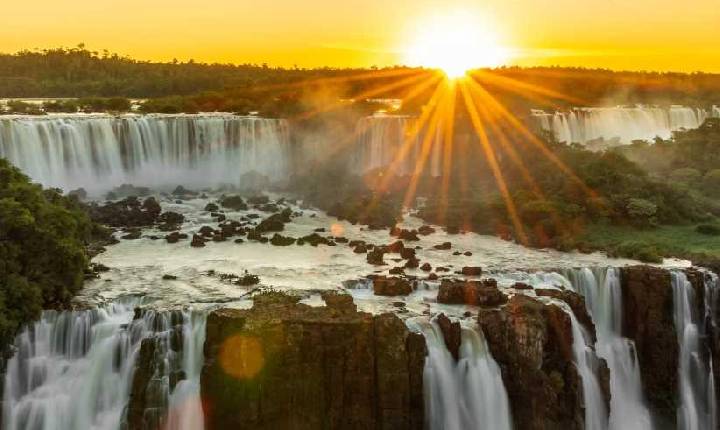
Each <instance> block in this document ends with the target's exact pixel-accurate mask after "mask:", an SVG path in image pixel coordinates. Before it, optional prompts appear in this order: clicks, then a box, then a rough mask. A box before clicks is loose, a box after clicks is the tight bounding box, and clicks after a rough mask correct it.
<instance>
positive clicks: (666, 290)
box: [621, 266, 678, 423]
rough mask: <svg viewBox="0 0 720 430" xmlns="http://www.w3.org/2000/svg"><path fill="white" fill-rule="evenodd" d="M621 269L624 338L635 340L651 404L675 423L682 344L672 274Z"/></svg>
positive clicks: (655, 270)
mask: <svg viewBox="0 0 720 430" xmlns="http://www.w3.org/2000/svg"><path fill="white" fill-rule="evenodd" d="M621 270H622V272H621V283H622V301H623V335H625V336H627V337H628V338H630V339H632V340H634V341H635V349H636V351H637V356H638V361H639V365H640V373H641V377H642V378H641V379H642V385H643V388H644V391H645V395H646V396H647V399H648V401H649V403H650V405H651V406H652V407H653V408H654V409H655V410H656V411H658V412H659V414H660V415H661V416H662V417H664V418H665V420H667V421H668V422H672V423H674V422H676V420H675V414H676V409H677V408H676V406H677V405H676V399H677V396H678V381H677V373H678V371H677V369H678V341H677V335H676V332H675V322H674V320H673V289H672V284H671V279H670V273H669V272H668V271H667V270H664V269H660V268H655V267H649V266H634V267H624V268H622V269H621Z"/></svg>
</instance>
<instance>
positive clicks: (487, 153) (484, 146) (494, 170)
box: [460, 80, 529, 245]
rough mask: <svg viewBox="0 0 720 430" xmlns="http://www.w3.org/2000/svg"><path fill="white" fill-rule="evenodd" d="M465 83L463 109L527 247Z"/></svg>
mask: <svg viewBox="0 0 720 430" xmlns="http://www.w3.org/2000/svg"><path fill="white" fill-rule="evenodd" d="M466 82H467V80H461V81H460V92H461V93H462V95H463V99H464V101H465V107H466V109H467V111H468V114H469V115H470V121H471V123H472V126H473V128H474V129H475V132H476V134H477V137H478V138H479V139H480V145H481V147H482V149H483V152H484V153H485V157H486V159H487V162H488V164H489V166H490V170H492V173H493V176H494V177H495V182H496V184H497V186H498V189H499V190H500V194H501V196H502V198H503V201H504V202H505V208H506V209H507V211H508V215H509V216H510V220H511V221H512V224H513V227H514V228H515V233H516V234H517V237H518V239H519V241H520V243H522V244H523V245H527V244H528V243H529V241H528V237H527V235H526V233H525V229H524V227H523V225H522V222H521V221H520V217H519V216H518V213H517V208H516V207H515V202H514V201H513V199H512V196H511V195H510V191H509V190H508V187H507V184H506V182H505V179H504V177H503V174H502V171H501V170H500V166H499V165H498V162H497V159H496V158H495V152H494V150H493V148H492V147H491V145H490V142H489V141H488V138H487V134H486V133H485V129H484V126H483V124H482V121H481V120H480V116H479V114H478V111H477V109H476V108H475V105H474V103H473V101H472V98H471V96H470V94H469V90H468V87H467V83H466Z"/></svg>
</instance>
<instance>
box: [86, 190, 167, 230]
mask: <svg viewBox="0 0 720 430" xmlns="http://www.w3.org/2000/svg"><path fill="white" fill-rule="evenodd" d="M153 202H154V203H153ZM156 205H157V201H155V199H152V200H150V198H148V199H146V200H145V202H142V203H141V202H140V200H138V198H137V197H127V198H125V199H123V200H120V201H117V202H106V203H105V204H103V205H99V204H97V203H92V204H90V205H88V207H87V211H88V215H89V216H90V218H91V219H92V220H93V221H95V222H97V223H99V224H105V225H108V226H111V227H147V226H151V225H153V224H154V223H155V221H156V220H157V218H158V215H159V214H160V211H159V209H158V208H159V205H157V206H156Z"/></svg>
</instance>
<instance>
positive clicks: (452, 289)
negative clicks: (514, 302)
mask: <svg viewBox="0 0 720 430" xmlns="http://www.w3.org/2000/svg"><path fill="white" fill-rule="evenodd" d="M437 300H438V302H440V303H447V304H466V305H475V306H498V305H501V304H503V303H505V302H507V296H505V294H503V293H502V291H500V289H499V288H498V286H497V282H496V281H495V280H494V279H483V280H481V281H466V280H457V279H444V280H443V281H442V283H441V284H440V289H439V291H438V297H437Z"/></svg>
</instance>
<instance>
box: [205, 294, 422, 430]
mask: <svg viewBox="0 0 720 430" xmlns="http://www.w3.org/2000/svg"><path fill="white" fill-rule="evenodd" d="M323 299H324V300H325V302H326V304H327V306H325V307H311V306H308V305H305V304H301V303H298V300H297V299H296V298H293V297H289V296H286V295H283V294H279V293H264V294H261V295H258V296H255V304H254V306H253V308H252V309H250V310H231V309H222V310H217V311H214V312H213V313H211V314H210V315H209V316H208V321H207V340H206V343H205V365H204V367H203V371H202V377H201V396H202V398H203V407H204V411H205V417H206V428H207V429H209V430H212V429H221V428H222V429H225V428H253V429H290V428H292V429H311V428H312V429H316V428H343V429H360V428H362V429H367V428H375V429H421V428H423V417H424V413H423V389H422V381H423V366H424V360H425V355H426V346H425V340H424V338H423V337H422V335H419V334H413V333H410V332H409V331H408V329H407V328H406V326H405V324H404V323H403V322H402V321H401V320H400V319H399V318H398V317H397V316H395V315H393V314H383V315H377V316H373V315H370V314H367V313H363V312H358V311H357V309H356V307H355V305H354V304H353V302H352V298H351V297H350V296H345V295H336V294H325V295H323Z"/></svg>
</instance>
